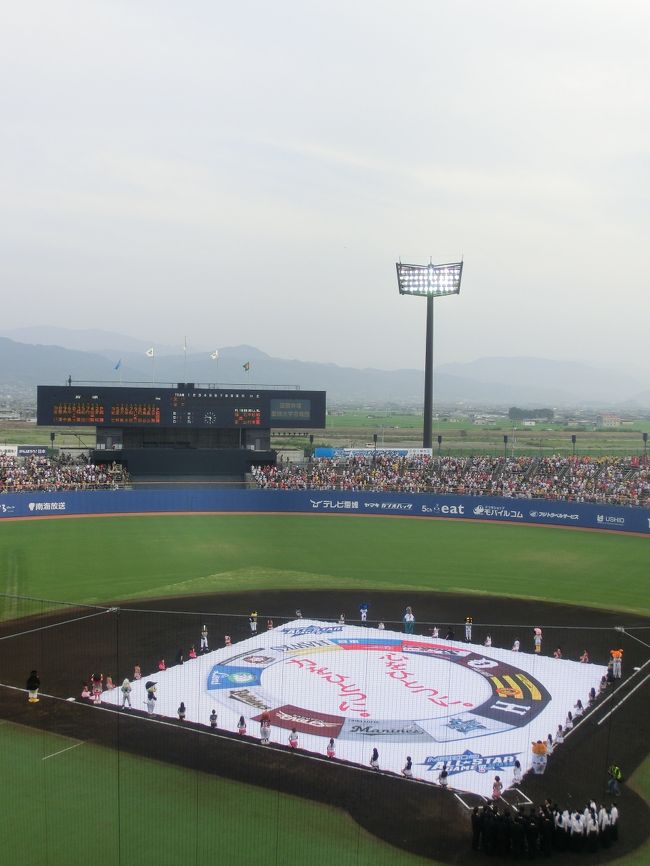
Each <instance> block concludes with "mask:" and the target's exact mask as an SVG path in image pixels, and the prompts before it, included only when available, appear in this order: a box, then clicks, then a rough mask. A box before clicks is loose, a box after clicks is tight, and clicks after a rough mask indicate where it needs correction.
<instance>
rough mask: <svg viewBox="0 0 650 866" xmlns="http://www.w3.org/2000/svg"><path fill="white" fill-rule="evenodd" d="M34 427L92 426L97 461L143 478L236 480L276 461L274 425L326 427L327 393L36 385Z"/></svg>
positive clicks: (184, 385)
mask: <svg viewBox="0 0 650 866" xmlns="http://www.w3.org/2000/svg"><path fill="white" fill-rule="evenodd" d="M37 423H38V424H39V425H40V426H47V427H66V428H70V427H89V426H92V427H95V428H96V443H95V450H94V452H93V454H92V459H93V461H94V462H98V463H106V462H113V461H115V462H117V463H122V464H123V465H124V466H125V468H126V469H128V471H129V473H130V474H131V475H132V476H133V477H135V478H137V477H141V476H160V477H169V476H177V477H184V476H204V477H212V476H229V477H237V478H241V477H243V476H244V475H245V473H246V472H248V471H250V468H251V466H253V465H268V464H269V463H274V462H275V458H276V453H275V451H272V450H271V430H272V429H273V428H289V429H291V430H296V429H305V430H309V429H322V428H324V427H325V391H301V390H297V389H296V390H274V389H269V388H265V389H263V388H258V387H255V386H246V387H243V386H240V387H223V388H222V387H216V386H206V387H203V386H201V385H194V383H192V382H187V383H180V384H178V385H177V386H176V387H175V388H170V387H157V386H156V385H152V386H151V387H122V386H92V385H83V386H80V385H74V384H70V385H68V386H63V387H59V386H54V385H39V387H38V396H37Z"/></svg>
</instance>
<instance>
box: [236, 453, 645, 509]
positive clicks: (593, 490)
mask: <svg viewBox="0 0 650 866" xmlns="http://www.w3.org/2000/svg"><path fill="white" fill-rule="evenodd" d="M252 474H253V477H254V479H255V481H256V482H257V484H258V485H259V486H260V487H263V488H267V489H269V488H270V489H280V490H373V491H377V492H397V493H439V494H456V495H464V496H498V497H511V498H518V499H551V500H562V501H569V502H571V501H573V502H596V503H603V504H610V505H633V506H648V505H650V468H649V467H648V466H647V465H644V464H643V463H641V462H640V461H639V460H638V459H631V458H629V457H598V458H596V457H517V458H514V457H511V458H508V457H435V456H432V457H430V456H414V457H399V456H392V455H389V454H381V453H379V454H377V455H372V454H370V455H356V456H353V457H350V458H319V459H315V460H312V461H311V462H309V463H308V464H306V465H297V464H283V465H280V466H265V467H255V468H254V469H253V473H252Z"/></svg>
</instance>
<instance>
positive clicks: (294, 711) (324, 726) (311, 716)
mask: <svg viewBox="0 0 650 866" xmlns="http://www.w3.org/2000/svg"><path fill="white" fill-rule="evenodd" d="M269 716H270V717H271V724H272V725H277V726H278V727H279V728H285V729H286V730H289V731H290V730H292V729H293V728H295V729H296V730H297V731H299V732H300V733H301V734H317V735H318V736H319V737H335V738H336V737H338V735H339V733H340V731H341V728H342V727H343V722H344V719H342V718H341V716H330V715H328V714H327V713H315V712H314V711H313V710H305V709H303V708H302V707H294V706H293V705H292V704H285V705H284V706H282V707H277V708H276V709H275V710H271V711H270V713H269ZM253 718H254V721H256V722H258V721H259V720H260V716H259V715H258V716H254V717H253Z"/></svg>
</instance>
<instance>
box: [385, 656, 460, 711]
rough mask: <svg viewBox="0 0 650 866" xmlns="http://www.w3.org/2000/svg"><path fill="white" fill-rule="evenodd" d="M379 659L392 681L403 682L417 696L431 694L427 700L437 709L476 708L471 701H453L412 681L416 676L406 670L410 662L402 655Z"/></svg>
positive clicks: (414, 680) (415, 680)
mask: <svg viewBox="0 0 650 866" xmlns="http://www.w3.org/2000/svg"><path fill="white" fill-rule="evenodd" d="M379 658H380V660H381V661H383V662H385V664H386V668H387V670H386V673H387V675H388V676H389V677H390V678H391V679H393V680H397V681H398V682H401V683H402V685H403V686H404V687H405V688H407V689H410V690H411V691H412V692H414V693H415V694H422V693H423V692H429V697H428V698H426V700H427V701H429V703H431V704H435V705H436V706H437V707H453V706H456V705H458V704H462V705H463V706H464V707H473V706H474V704H473V703H472V702H471V701H458V700H455V701H452V700H450V699H449V695H441V694H440V692H439V691H438V689H434V688H432V687H430V686H424V685H421V684H420V683H418V681H417V679H412V677H414V674H412V673H410V672H409V671H407V670H406V668H407V666H408V664H409V661H410V660H409V659H408V658H407V657H406V656H403V655H402V654H401V653H386V655H383V656H379Z"/></svg>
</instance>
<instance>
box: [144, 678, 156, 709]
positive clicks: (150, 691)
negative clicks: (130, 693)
mask: <svg viewBox="0 0 650 866" xmlns="http://www.w3.org/2000/svg"><path fill="white" fill-rule="evenodd" d="M145 688H146V690H147V700H146V701H145V703H146V705H147V712H148V713H149V715H150V716H153V711H154V709H155V706H156V701H157V700H158V698H157V697H156V684H155V682H152V681H151V680H149V681H148V682H147V683H145Z"/></svg>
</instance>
